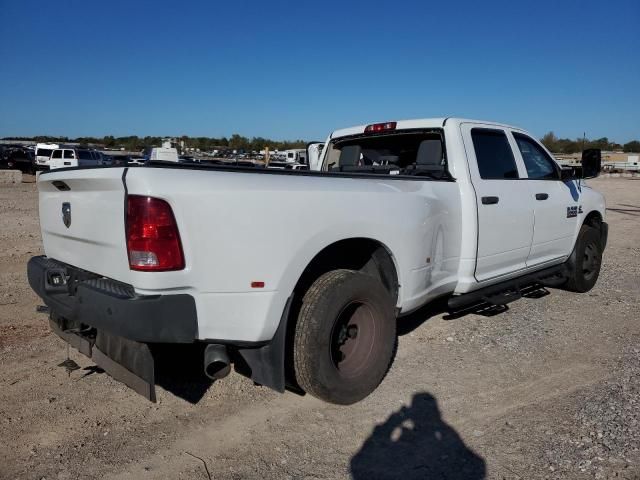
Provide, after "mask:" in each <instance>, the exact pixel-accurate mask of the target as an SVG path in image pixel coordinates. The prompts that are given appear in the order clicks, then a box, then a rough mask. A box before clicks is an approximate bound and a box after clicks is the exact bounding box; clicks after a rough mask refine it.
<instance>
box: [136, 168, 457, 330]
mask: <svg viewBox="0 0 640 480" xmlns="http://www.w3.org/2000/svg"><path fill="white" fill-rule="evenodd" d="M126 184H127V188H128V191H129V193H130V194H137V195H151V196H154V197H159V198H163V199H164V200H166V201H167V202H169V204H170V205H171V206H172V208H173V211H174V214H175V217H176V221H177V222H178V227H179V229H180V235H181V239H182V244H183V249H184V252H185V260H186V268H185V270H183V271H178V272H162V273H156V272H154V273H149V272H130V273H129V275H130V279H131V281H130V282H129V283H132V284H133V285H134V286H135V287H136V289H137V290H138V291H140V292H141V293H152V292H154V291H166V290H167V289H177V290H188V291H190V292H192V293H193V294H194V297H195V298H196V303H197V306H198V317H199V328H200V337H201V338H207V339H221V338H224V339H233V340H246V341H259V340H268V339H270V338H271V336H272V335H273V333H274V332H275V329H276V328H277V325H278V322H279V320H280V317H281V315H282V311H283V309H284V306H285V303H286V300H287V298H288V297H289V296H290V295H291V293H292V291H293V289H294V287H295V284H296V283H297V281H298V279H299V278H300V275H301V274H302V272H303V271H304V269H305V268H306V266H307V265H308V264H309V262H310V261H311V260H312V259H313V257H314V256H315V255H317V254H318V253H319V252H320V251H321V250H322V249H323V248H325V247H327V246H328V245H331V244H332V243H334V242H336V241H339V240H342V239H347V238H359V237H364V238H371V239H374V240H377V241H379V242H380V243H382V244H383V245H385V247H386V248H387V249H388V250H389V252H391V254H392V257H393V259H394V262H395V263H396V268H397V271H398V274H399V277H400V279H399V281H400V285H401V286H400V299H399V302H398V304H399V306H400V307H401V308H402V309H403V310H404V311H407V310H411V309H413V308H416V307H417V306H420V305H421V304H422V303H424V301H425V300H426V298H427V297H428V296H429V295H430V294H433V292H436V291H438V289H440V290H446V289H450V290H453V287H452V284H455V275H456V273H457V268H458V260H459V255H460V197H459V193H458V189H457V186H456V183H455V182H434V181H416V180H401V179H392V180H390V179H388V178H384V177H383V178H381V177H376V178H371V179H368V178H367V179H363V178H346V177H338V176H334V175H317V176H314V175H303V174H293V175H286V174H273V173H244V172H242V173H241V172H225V171H215V170H196V169H194V170H192V169H187V168H138V169H136V168H133V169H129V172H128V173H127V177H126ZM252 281H263V282H264V283H265V287H264V288H263V289H260V290H257V289H252V288H251V282H252Z"/></svg>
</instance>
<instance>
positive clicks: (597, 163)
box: [582, 148, 602, 178]
mask: <svg viewBox="0 0 640 480" xmlns="http://www.w3.org/2000/svg"><path fill="white" fill-rule="evenodd" d="M600 170H602V152H601V151H600V149H599V148H589V149H587V150H585V151H583V152H582V178H595V177H597V176H598V175H599V174H600Z"/></svg>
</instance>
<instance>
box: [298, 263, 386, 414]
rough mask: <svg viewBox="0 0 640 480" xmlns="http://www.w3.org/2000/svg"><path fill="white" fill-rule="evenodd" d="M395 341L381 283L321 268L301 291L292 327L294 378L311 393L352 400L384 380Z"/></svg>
mask: <svg viewBox="0 0 640 480" xmlns="http://www.w3.org/2000/svg"><path fill="white" fill-rule="evenodd" d="M395 346H396V318H395V310H394V302H393V299H392V298H391V296H390V294H389V292H388V291H387V290H386V289H385V288H384V286H383V285H382V283H381V282H380V281H379V280H378V279H376V278H374V277H372V276H370V275H367V274H365V273H362V272H357V271H353V270H334V271H331V272H328V273H325V274H324V275H321V276H320V277H319V278H318V279H317V280H316V281H315V282H314V283H313V284H312V285H311V287H310V288H309V290H308V291H307V293H306V294H305V296H304V299H303V301H302V307H301V309H300V314H299V315H298V322H297V324H296V326H295V334H294V344H293V360H294V369H295V376H296V380H297V382H298V384H299V385H300V387H301V388H302V389H303V390H304V391H306V392H307V393H309V394H311V395H313V396H314V397H317V398H320V399H322V400H325V401H327V402H330V403H336V404H341V405H350V404H352V403H355V402H358V401H360V400H362V399H363V398H365V397H366V396H367V395H369V394H370V393H371V392H373V391H374V390H375V389H376V388H377V387H378V385H379V384H380V382H382V380H383V378H384V377H385V375H386V374H387V371H388V370H389V367H390V366H391V362H392V360H393V355H394V352H395Z"/></svg>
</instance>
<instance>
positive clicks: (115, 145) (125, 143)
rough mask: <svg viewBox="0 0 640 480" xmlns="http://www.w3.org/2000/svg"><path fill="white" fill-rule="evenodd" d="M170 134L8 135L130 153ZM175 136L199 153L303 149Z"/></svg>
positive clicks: (257, 140) (293, 144) (238, 138)
mask: <svg viewBox="0 0 640 480" xmlns="http://www.w3.org/2000/svg"><path fill="white" fill-rule="evenodd" d="M165 138H169V137H152V136H147V137H138V136H135V135H131V136H127V137H114V136H112V135H107V136H104V137H77V138H69V137H51V136H37V137H11V139H12V140H30V141H35V142H42V143H65V142H73V143H80V144H81V145H102V146H104V147H105V148H110V149H111V148H112V149H119V148H124V149H125V150H127V151H130V152H138V151H142V150H144V149H145V148H148V147H159V146H160V145H161V144H162V140H163V139H165ZM170 138H175V139H176V140H177V142H178V143H180V142H184V147H185V148H197V149H199V150H200V151H202V152H207V151H212V150H214V149H220V148H223V149H230V150H244V151H246V152H251V151H260V150H262V149H264V148H265V147H269V149H270V150H288V149H291V148H305V146H306V142H305V141H304V140H271V139H268V138H264V137H251V138H249V137H244V136H242V135H239V134H237V133H234V134H233V135H231V137H228V138H227V137H221V138H216V137H189V136H187V135H183V136H182V137H170Z"/></svg>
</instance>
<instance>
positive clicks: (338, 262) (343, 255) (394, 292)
mask: <svg viewBox="0 0 640 480" xmlns="http://www.w3.org/2000/svg"><path fill="white" fill-rule="evenodd" d="M339 268H346V269H349V270H358V271H361V272H364V273H367V274H369V275H371V276H373V277H376V278H378V279H379V280H380V281H381V282H382V285H384V287H385V288H386V289H387V290H388V291H389V293H390V294H391V297H392V298H393V300H394V302H395V301H396V300H397V299H398V286H399V285H398V273H397V271H396V267H395V263H394V261H393V258H392V257H391V254H390V253H389V251H388V250H387V248H386V247H385V246H384V245H383V244H381V243H380V242H378V241H376V240H372V239H369V238H350V239H346V240H340V241H338V242H335V243H333V244H331V245H329V246H327V247H325V248H324V249H323V250H322V251H320V253H318V254H317V255H316V256H315V257H314V258H313V260H311V262H310V263H309V265H307V268H305V270H304V272H303V273H302V275H301V276H300V279H299V280H298V283H297V284H296V287H295V289H294V295H295V296H296V297H301V296H302V295H304V293H305V292H306V291H307V289H308V288H309V287H310V286H311V284H312V283H313V282H314V281H315V280H316V278H318V277H319V276H320V275H322V274H324V273H326V272H329V271H331V270H336V269H339Z"/></svg>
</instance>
